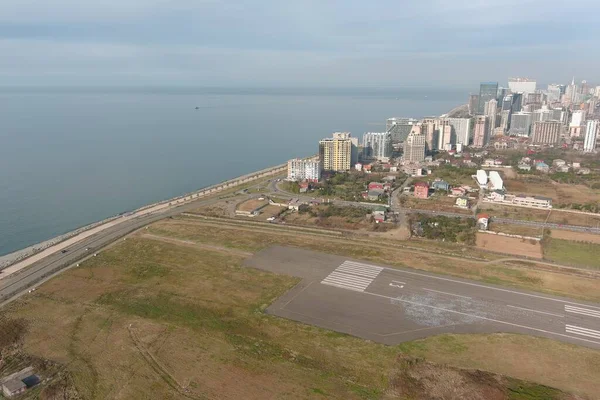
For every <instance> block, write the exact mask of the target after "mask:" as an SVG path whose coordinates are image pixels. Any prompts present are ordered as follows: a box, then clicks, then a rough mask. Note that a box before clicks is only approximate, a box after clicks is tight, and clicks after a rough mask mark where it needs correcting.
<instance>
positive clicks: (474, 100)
mask: <svg viewBox="0 0 600 400" xmlns="http://www.w3.org/2000/svg"><path fill="white" fill-rule="evenodd" d="M477 107H479V95H478V94H470V95H469V114H470V115H475V114H477Z"/></svg>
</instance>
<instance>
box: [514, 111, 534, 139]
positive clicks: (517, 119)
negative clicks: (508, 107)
mask: <svg viewBox="0 0 600 400" xmlns="http://www.w3.org/2000/svg"><path fill="white" fill-rule="evenodd" d="M532 120H533V115H532V114H531V113H530V112H518V113H514V114H512V116H511V117H510V128H509V132H510V134H511V135H516V136H529V132H530V131H531V123H532Z"/></svg>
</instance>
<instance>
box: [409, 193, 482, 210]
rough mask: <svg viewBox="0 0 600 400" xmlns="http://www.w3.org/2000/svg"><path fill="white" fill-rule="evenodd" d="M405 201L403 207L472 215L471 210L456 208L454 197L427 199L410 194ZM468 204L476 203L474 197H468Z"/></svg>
mask: <svg viewBox="0 0 600 400" xmlns="http://www.w3.org/2000/svg"><path fill="white" fill-rule="evenodd" d="M405 198H406V199H407V200H406V203H404V205H403V207H404V208H411V209H418V210H429V211H444V212H452V213H457V214H465V215H472V214H473V212H472V211H471V210H467V209H464V208H458V207H455V206H454V205H455V204H456V197H449V196H437V195H435V196H431V197H429V198H428V199H427V200H425V199H418V198H416V197H412V196H406V197H405ZM469 201H470V204H469V206H473V204H475V203H477V200H476V199H470V200H469Z"/></svg>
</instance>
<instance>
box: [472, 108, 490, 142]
mask: <svg viewBox="0 0 600 400" xmlns="http://www.w3.org/2000/svg"><path fill="white" fill-rule="evenodd" d="M490 101H491V100H490ZM489 121H490V118H489V117H488V116H487V115H478V116H477V117H476V118H475V129H474V131H473V147H485V146H487V144H488V142H489V141H490V124H489Z"/></svg>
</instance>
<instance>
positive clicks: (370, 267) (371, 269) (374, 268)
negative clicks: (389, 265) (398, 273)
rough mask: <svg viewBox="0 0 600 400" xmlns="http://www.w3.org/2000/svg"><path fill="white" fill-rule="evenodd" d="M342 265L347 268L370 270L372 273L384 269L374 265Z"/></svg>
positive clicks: (346, 262)
mask: <svg viewBox="0 0 600 400" xmlns="http://www.w3.org/2000/svg"><path fill="white" fill-rule="evenodd" d="M341 265H342V266H345V267H355V268H361V269H368V270H370V271H383V268H382V267H376V266H374V265H368V264H359V263H353V262H348V261H345V262H343V263H342V264H341Z"/></svg>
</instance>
